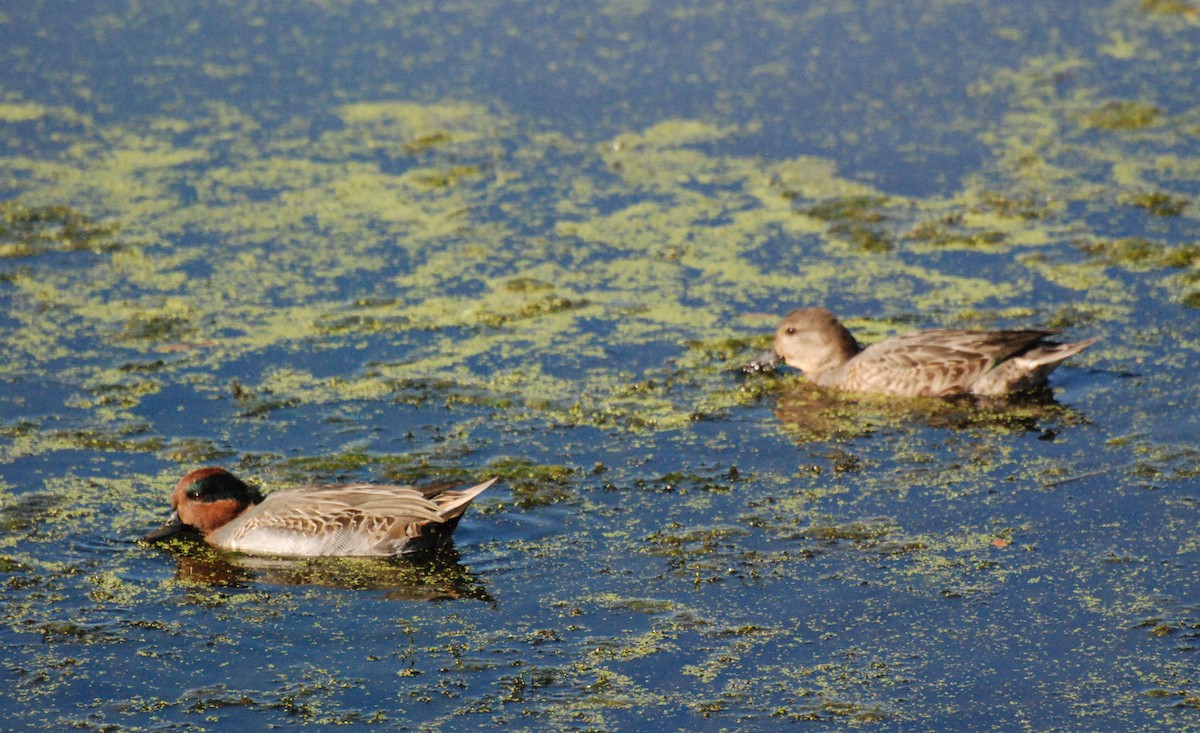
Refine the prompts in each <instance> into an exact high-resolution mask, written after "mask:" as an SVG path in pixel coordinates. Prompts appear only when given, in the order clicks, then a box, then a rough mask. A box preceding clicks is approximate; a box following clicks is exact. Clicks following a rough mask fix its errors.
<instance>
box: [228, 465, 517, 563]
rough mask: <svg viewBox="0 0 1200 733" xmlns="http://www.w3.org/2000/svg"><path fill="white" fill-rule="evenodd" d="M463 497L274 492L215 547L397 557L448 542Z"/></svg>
mask: <svg viewBox="0 0 1200 733" xmlns="http://www.w3.org/2000/svg"><path fill="white" fill-rule="evenodd" d="M493 482H494V479H493V481H489V482H486V483H484V484H480V485H478V486H475V487H472V488H470V489H466V490H463V491H452V490H450V488H449V487H450V486H453V484H441V485H435V486H434V487H424V488H417V487H412V486H390V485H373V484H330V485H324V486H305V487H299V488H295V489H286V490H283V491H276V492H273V493H271V494H270V495H269V496H267V498H266V499H265V500H264V501H263V502H262V503H261V504H258V505H256V506H254V507H252V508H251V509H248V510H247V511H246V512H245V513H244V514H243V515H242V516H241V517H239V518H238V519H237V520H236V521H235V522H233V523H231V524H230V525H227V527H226V528H223V529H222V530H219V532H221V533H225V535H224V536H217V535H214V536H212V537H211V538H210V540H211V541H213V543H214V544H218V545H219V546H224V547H227V548H228V549H233V550H240V551H243V552H254V553H260V554H261V553H266V554H281V555H395V554H399V553H401V552H404V551H405V545H407V544H408V543H409V542H410V541H412V540H414V539H419V538H422V537H426V536H431V537H434V538H437V537H438V536H440V535H444V536H445V537H446V538H448V536H449V533H450V532H452V531H453V530H454V527H455V526H456V525H457V523H458V519H459V518H460V517H461V516H462V514H463V512H465V511H466V508H467V505H468V504H469V503H470V501H471V500H472V499H474V498H475V497H476V496H478V495H479V493H481V492H482V491H483V490H484V489H486V488H487V487H488V486H490V485H491V484H492V483H493Z"/></svg>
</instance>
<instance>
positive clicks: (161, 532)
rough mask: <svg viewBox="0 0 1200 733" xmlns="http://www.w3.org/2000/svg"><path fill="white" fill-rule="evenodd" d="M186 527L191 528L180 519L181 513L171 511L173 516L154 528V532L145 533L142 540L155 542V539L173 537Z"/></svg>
mask: <svg viewBox="0 0 1200 733" xmlns="http://www.w3.org/2000/svg"><path fill="white" fill-rule="evenodd" d="M186 529H189V527H188V526H187V525H186V524H184V523H183V522H181V521H179V515H178V514H176V513H175V512H171V517H170V518H169V519H167V523H166V524H164V525H163V526H161V527H159V528H158V529H156V530H154V531H153V532H150V533H149V534H146V535H143V536H142V540H143V541H144V542H153V541H154V540H161V539H164V538H166V537H172V536H174V535H177V534H179V533H180V532H183V531H184V530H186Z"/></svg>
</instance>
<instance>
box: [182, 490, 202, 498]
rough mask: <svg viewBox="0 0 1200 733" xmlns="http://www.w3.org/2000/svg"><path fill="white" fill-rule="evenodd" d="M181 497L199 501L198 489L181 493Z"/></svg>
mask: <svg viewBox="0 0 1200 733" xmlns="http://www.w3.org/2000/svg"><path fill="white" fill-rule="evenodd" d="M183 495H184V496H186V497H187V498H189V499H199V498H200V489H188V490H187V491H185V492H183Z"/></svg>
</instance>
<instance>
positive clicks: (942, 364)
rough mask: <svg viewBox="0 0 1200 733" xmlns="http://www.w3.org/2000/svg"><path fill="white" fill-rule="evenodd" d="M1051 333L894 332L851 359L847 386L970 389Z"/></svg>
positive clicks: (907, 391)
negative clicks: (895, 334)
mask: <svg viewBox="0 0 1200 733" xmlns="http://www.w3.org/2000/svg"><path fill="white" fill-rule="evenodd" d="M1054 333H1056V332H1055V331H966V330H959V329H939V330H935V331H920V332H918V333H912V334H907V335H904V336H898V337H896V338H891V339H887V340H885V341H882V342H880V343H878V344H874V345H872V346H869V347H867V348H866V349H865V350H863V352H862V353H860V354H859V355H858V356H856V357H855V358H854V359H852V360H850V362H849V363H848V364H847V365H846V374H845V385H846V387H847V388H848V389H852V390H855V391H862V392H882V393H886V394H898V395H912V396H937V395H951V394H961V393H964V392H970V391H971V385H972V384H973V383H974V382H975V381H976V380H978V379H979V378H980V377H981V376H983V375H984V374H986V373H987V372H988V371H990V370H991V369H993V368H995V367H996V366H997V365H998V364H1000V363H1002V362H1004V361H1006V360H1008V359H1010V358H1012V357H1013V356H1015V355H1017V354H1020V353H1023V352H1025V351H1027V350H1028V349H1030V348H1032V347H1033V346H1035V345H1036V344H1039V343H1041V342H1042V340H1043V339H1045V338H1046V337H1047V336H1051V335H1053V334H1054Z"/></svg>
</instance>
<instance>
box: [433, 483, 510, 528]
mask: <svg viewBox="0 0 1200 733" xmlns="http://www.w3.org/2000/svg"><path fill="white" fill-rule="evenodd" d="M499 480H500V479H499V477H497V478H492V479H488V480H487V481H484V482H483V483H481V484H476V485H475V486H472V487H471V488H469V489H461V490H459V489H454V490H448V491H442V492H441V493H439V494H437V495H436V496H432V497H430V499H431V500H432V501H433V503H434V504H437V507H438V514H440V515H441V517H442V520H443V521H445V520H449V519H455V518H457V517H461V516H462V514H463V512H465V511H466V510H467V506H468V505H470V503H471V502H472V501H474V500H475V497H477V496H479V495H480V494H482V493H483V492H484V491H486V490H487V489H488V488H489V487H490V486H491V485H492V484H494V483H496V482H497V481H499Z"/></svg>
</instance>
